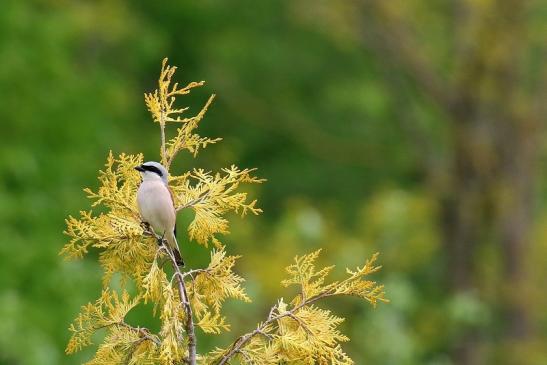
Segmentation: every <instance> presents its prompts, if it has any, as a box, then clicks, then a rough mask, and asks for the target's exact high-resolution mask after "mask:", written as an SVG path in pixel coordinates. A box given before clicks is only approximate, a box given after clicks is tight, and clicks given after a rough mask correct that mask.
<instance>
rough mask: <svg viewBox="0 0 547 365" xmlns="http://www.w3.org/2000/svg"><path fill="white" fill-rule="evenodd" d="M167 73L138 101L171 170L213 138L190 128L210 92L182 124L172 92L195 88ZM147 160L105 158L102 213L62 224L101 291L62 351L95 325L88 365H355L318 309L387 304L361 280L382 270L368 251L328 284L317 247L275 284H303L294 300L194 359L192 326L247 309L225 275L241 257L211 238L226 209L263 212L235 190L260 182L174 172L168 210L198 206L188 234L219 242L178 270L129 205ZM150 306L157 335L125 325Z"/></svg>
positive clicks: (205, 327)
mask: <svg viewBox="0 0 547 365" xmlns="http://www.w3.org/2000/svg"><path fill="white" fill-rule="evenodd" d="M175 70H176V68H175V67H171V66H168V65H167V60H164V62H163V64H162V70H161V75H160V78H159V84H158V89H157V90H155V91H154V92H152V93H148V94H145V101H146V105H147V107H148V109H149V111H150V112H151V114H152V118H153V120H154V122H157V123H158V124H159V126H160V138H161V148H160V158H161V161H162V163H163V164H164V165H165V166H166V167H167V168H169V167H170V166H171V163H172V162H173V160H174V158H175V157H176V156H177V153H178V152H179V151H182V150H187V151H188V152H190V153H191V154H193V155H196V154H197V153H198V150H199V149H200V148H203V147H206V146H207V145H208V144H210V143H215V142H217V141H218V140H219V139H210V138H207V137H200V136H199V135H198V134H196V133H195V130H196V128H197V127H198V125H199V122H200V121H201V120H202V119H203V117H204V115H205V112H206V111H207V108H208V107H209V106H210V104H211V102H212V100H213V98H214V96H211V97H210V98H209V100H208V101H207V103H206V104H205V106H204V107H203V108H202V109H201V111H200V112H199V113H198V114H197V115H195V116H193V117H182V114H183V113H184V112H185V111H186V110H187V108H177V107H175V106H174V105H175V101H176V96H179V95H185V94H188V93H189V92H190V91H191V89H192V88H194V87H198V86H201V85H203V82H197V83H196V82H193V83H190V84H188V85H186V86H185V87H182V88H179V87H178V84H176V83H175V84H172V82H171V79H172V77H173V75H174V72H175ZM169 124H176V125H177V126H178V128H177V131H176V135H175V136H174V137H173V138H170V139H168V138H167V136H166V126H167V125H169ZM143 160H144V158H143V156H142V154H138V155H126V154H120V155H119V156H118V157H114V155H113V154H112V153H110V154H109V156H108V158H107V162H106V164H105V168H104V169H103V170H102V171H100V172H99V183H100V186H99V188H98V190H97V191H93V190H91V189H84V191H85V192H86V194H87V196H88V198H89V199H90V200H91V201H92V204H91V207H92V208H95V207H100V209H99V213H97V212H95V213H94V212H93V210H89V211H82V212H80V216H79V217H77V218H76V217H72V216H69V217H68V219H67V220H66V224H67V229H66V231H65V233H66V234H67V235H68V236H69V237H70V240H69V242H68V243H67V244H66V245H65V246H64V247H63V249H62V251H61V254H63V255H64V256H65V257H66V258H69V259H80V258H82V257H83V255H85V254H86V253H87V252H88V250H89V249H90V247H93V248H96V249H98V250H99V252H100V253H99V261H100V263H101V265H102V267H103V269H104V276H103V286H104V289H103V291H102V293H101V296H100V297H99V299H97V300H96V301H95V302H94V303H89V304H87V305H86V306H83V307H82V310H81V312H80V314H79V315H78V316H77V317H76V319H75V321H74V323H73V324H72V325H71V326H70V328H69V329H70V331H71V332H72V337H71V339H70V341H69V343H68V345H67V349H66V352H67V353H69V354H70V353H73V352H76V351H79V350H81V349H82V348H83V347H85V346H88V345H90V344H91V343H92V337H93V335H94V333H95V332H96V331H99V330H103V331H106V336H105V339H104V341H103V342H102V344H100V345H99V347H98V350H97V352H96V355H95V357H94V358H93V359H92V360H91V361H90V362H88V364H165V365H168V364H175V363H176V364H179V363H189V364H195V363H196V361H198V362H199V363H200V364H227V363H228V362H229V361H234V359H237V360H238V361H239V362H240V363H246V364H278V363H293V364H331V363H332V364H351V363H352V361H351V359H349V358H348V357H347V355H346V354H345V353H344V352H343V351H342V348H341V346H340V343H341V342H344V341H347V340H348V338H347V337H345V336H344V335H342V334H341V333H340V332H339V330H338V329H337V326H338V324H340V322H342V321H343V318H339V317H336V316H335V315H333V314H331V312H330V311H329V310H326V309H320V308H318V307H316V304H315V303H316V302H317V301H318V300H320V299H323V298H327V297H331V296H336V295H352V296H357V297H360V298H363V299H365V300H367V301H369V302H370V303H372V304H373V305H375V304H376V302H377V301H385V299H384V293H383V287H382V286H378V285H376V283H375V282H373V281H369V280H366V279H365V278H366V277H367V276H368V275H369V274H371V273H374V272H375V271H377V270H378V269H379V267H377V266H375V265H374V262H375V260H376V255H375V256H373V258H372V259H370V260H369V261H367V262H366V263H365V265H364V266H363V268H357V269H356V270H355V271H350V270H348V271H347V274H348V275H347V277H346V279H344V280H341V281H334V282H330V283H327V282H326V281H327V275H328V274H329V273H330V271H331V270H332V269H333V267H332V266H329V267H326V268H323V269H320V270H316V269H315V267H314V264H315V261H316V259H317V257H318V255H319V251H316V252H314V253H311V254H309V255H305V256H302V257H297V258H296V259H295V263H294V264H292V265H290V266H289V267H287V272H288V274H289V278H288V279H287V280H284V281H283V282H282V284H283V285H284V286H289V285H296V286H297V287H298V288H299V294H298V295H297V296H296V297H295V298H293V299H292V300H291V301H290V302H289V303H285V302H284V300H283V299H280V300H279V301H278V303H277V304H276V305H274V306H273V307H272V309H271V311H270V313H269V316H268V317H267V318H266V319H265V320H264V321H263V322H261V323H260V324H259V325H258V326H257V328H256V329H255V330H254V331H251V332H249V333H247V334H245V335H243V336H241V337H239V338H238V339H236V341H235V342H234V343H233V344H232V345H231V346H229V347H228V348H226V349H216V350H215V351H213V352H211V353H209V354H205V355H198V354H196V353H195V348H196V343H195V336H194V327H198V328H200V329H201V330H202V331H203V332H205V333H210V334H218V333H221V332H222V331H227V330H229V328H230V326H229V324H228V322H227V319H226V318H225V317H224V316H223V314H222V305H223V303H224V301H225V300H226V299H229V298H233V299H239V300H242V301H244V302H250V299H249V297H248V296H247V294H246V293H245V290H244V288H243V287H242V286H241V284H242V283H243V281H244V279H243V278H242V277H240V276H239V275H237V274H236V273H234V271H233V268H234V266H235V263H236V260H237V259H238V258H239V256H230V255H227V254H226V250H225V247H224V246H223V245H222V244H221V241H220V239H219V235H222V234H227V233H228V225H229V222H228V220H227V219H226V218H225V214H226V213H228V212H230V211H234V212H236V213H239V214H241V216H244V215H245V214H246V213H248V212H251V213H253V214H259V213H260V212H261V210H260V209H259V208H256V206H255V205H256V201H250V202H249V201H248V200H247V195H246V193H244V192H240V191H238V188H239V187H240V185H241V184H242V183H261V182H262V181H263V180H261V179H259V178H256V177H254V176H253V175H252V173H253V169H239V168H237V167H236V166H231V167H230V168H226V169H222V170H221V172H219V173H212V172H207V171H205V170H202V169H193V170H191V171H188V172H184V173H182V174H180V175H173V174H171V176H170V177H169V185H170V187H171V189H172V191H173V194H174V201H175V208H176V210H177V211H180V210H181V209H192V210H193V211H194V219H193V220H192V222H191V223H190V224H189V226H188V228H187V230H188V236H189V238H190V240H193V241H196V242H197V243H199V244H202V245H204V246H206V247H207V246H208V244H209V243H213V245H214V246H215V248H214V249H213V250H212V251H211V261H210V264H209V265H208V266H207V267H206V268H203V269H194V270H188V271H184V272H181V271H180V269H179V268H178V267H177V266H176V264H174V265H173V263H174V259H173V256H172V252H171V251H170V250H169V248H168V247H167V245H158V237H156V235H155V234H154V233H153V232H151V231H150V230H149V228H148V227H146V225H144V224H143V222H141V219H140V216H139V213H138V209H137V205H136V191H137V188H138V186H139V184H140V176H139V174H138V173H137V172H136V171H135V170H134V167H135V166H137V165H139V164H141V163H142V162H143ZM167 263H170V264H167ZM114 274H119V275H120V277H121V279H122V280H121V290H122V291H121V294H119V293H118V292H117V291H116V290H114V289H113V288H112V287H111V285H112V278H113V275H114ZM130 283H131V285H129V284H130ZM130 292H131V293H132V294H130ZM133 292H134V293H133ZM148 302H151V303H153V305H154V310H153V313H152V315H155V316H159V318H160V320H161V329H160V331H159V333H151V332H150V331H149V330H148V329H146V328H143V327H135V326H132V325H130V324H128V323H127V322H126V320H125V318H126V315H127V313H128V312H129V311H131V310H132V309H133V308H134V307H135V306H137V305H139V304H141V303H148Z"/></svg>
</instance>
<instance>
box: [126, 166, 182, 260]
mask: <svg viewBox="0 0 547 365" xmlns="http://www.w3.org/2000/svg"><path fill="white" fill-rule="evenodd" d="M135 170H137V171H139V172H140V173H141V176H142V182H141V185H140V186H139V190H138V191H137V205H138V207H139V212H140V214H141V217H142V219H143V222H145V223H148V224H149V225H150V226H151V227H152V229H153V230H154V231H155V232H156V234H158V235H160V236H162V238H165V239H166V240H167V244H168V245H169V247H170V248H171V250H172V251H173V255H174V256H175V260H176V262H177V265H179V266H184V261H183V260H182V256H181V254H180V250H179V246H178V243H177V238H176V234H177V231H176V220H177V215H176V211H175V205H174V200H173V194H172V193H171V190H170V189H169V186H168V185H167V170H166V169H165V167H163V166H162V165H161V164H160V163H158V162H155V161H149V162H145V163H143V164H142V165H140V166H137V167H135ZM162 241H163V240H162Z"/></svg>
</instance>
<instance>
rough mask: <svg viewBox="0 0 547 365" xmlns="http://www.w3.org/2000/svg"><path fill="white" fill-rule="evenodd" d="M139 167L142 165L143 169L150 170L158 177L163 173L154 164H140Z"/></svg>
mask: <svg viewBox="0 0 547 365" xmlns="http://www.w3.org/2000/svg"><path fill="white" fill-rule="evenodd" d="M141 167H142V169H143V170H145V171H150V172H153V173H156V174H158V175H159V176H160V177H162V176H163V174H162V173H161V170H160V169H158V168H157V167H156V166H150V165H142V166H141Z"/></svg>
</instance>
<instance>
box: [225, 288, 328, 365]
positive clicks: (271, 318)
mask: <svg viewBox="0 0 547 365" xmlns="http://www.w3.org/2000/svg"><path fill="white" fill-rule="evenodd" d="M332 295H334V293H332V292H324V293H321V294H318V295H316V296H314V297H311V298H309V299H308V300H307V301H303V302H302V303H300V304H298V305H297V306H295V307H294V308H293V309H291V310H289V311H286V312H283V313H278V314H277V315H273V313H274V309H275V307H272V309H271V310H270V313H269V315H268V319H267V320H266V321H265V322H262V323H261V324H260V325H259V326H258V328H256V329H255V330H254V331H252V332H249V333H246V334H244V335H243V336H240V337H239V338H238V339H237V340H236V341H235V342H234V344H233V345H232V346H231V347H230V350H229V351H228V352H227V353H226V354H225V355H224V356H222V358H220V360H219V362H217V363H216V365H225V364H228V363H229V361H230V359H231V358H232V357H234V356H235V355H236V354H238V353H241V348H242V347H243V346H245V345H246V344H247V343H248V342H249V341H250V340H251V339H252V338H253V337H254V336H256V335H259V334H260V335H263V336H265V337H266V338H268V339H269V338H270V337H269V335H268V334H267V332H265V329H266V328H267V327H268V326H269V325H270V324H272V323H273V322H275V321H277V320H280V319H281V318H284V317H291V318H292V319H294V320H295V321H297V322H298V324H299V325H300V326H301V327H302V328H303V329H304V331H306V333H307V334H309V329H308V328H306V326H305V325H303V322H302V320H300V319H299V318H298V317H296V315H295V313H296V312H298V311H299V310H300V309H302V308H303V307H305V306H307V305H310V304H312V303H314V302H316V301H318V300H319V299H322V298H327V297H330V296H332Z"/></svg>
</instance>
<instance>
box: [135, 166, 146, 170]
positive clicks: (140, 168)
mask: <svg viewBox="0 0 547 365" xmlns="http://www.w3.org/2000/svg"><path fill="white" fill-rule="evenodd" d="M135 170H137V171H140V172H144V171H145V170H144V169H143V168H142V166H140V165H139V166H136V167H135Z"/></svg>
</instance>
